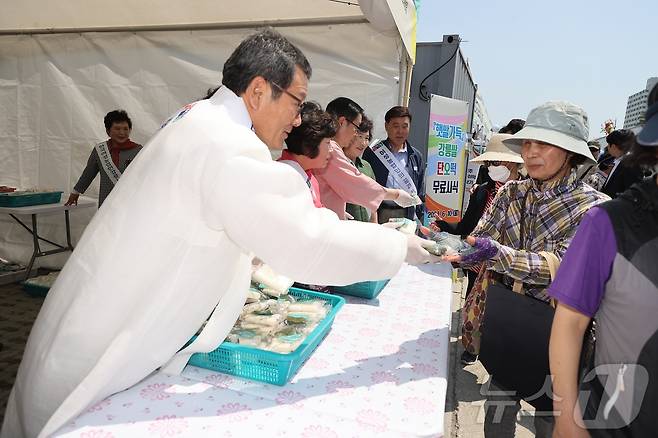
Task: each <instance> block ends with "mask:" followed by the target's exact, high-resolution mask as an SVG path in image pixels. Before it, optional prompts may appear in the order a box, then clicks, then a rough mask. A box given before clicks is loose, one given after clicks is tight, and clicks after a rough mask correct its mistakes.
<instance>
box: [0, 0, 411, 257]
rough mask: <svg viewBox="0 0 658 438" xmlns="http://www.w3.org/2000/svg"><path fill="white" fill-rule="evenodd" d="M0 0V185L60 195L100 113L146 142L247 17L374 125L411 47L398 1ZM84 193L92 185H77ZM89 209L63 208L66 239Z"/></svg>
mask: <svg viewBox="0 0 658 438" xmlns="http://www.w3.org/2000/svg"><path fill="white" fill-rule="evenodd" d="M2 3H11V5H7V4H5V5H3V6H2V10H3V13H2V14H0V105H2V108H3V111H2V112H1V113H0V185H10V186H16V187H20V188H39V189H56V190H63V191H64V193H65V195H64V196H66V195H67V194H68V193H69V191H70V190H71V188H72V186H73V185H74V184H75V181H76V180H77V178H78V177H79V176H80V174H81V172H82V169H83V168H84V166H85V164H86V160H87V158H88V156H89V153H90V152H91V149H92V147H93V145H94V144H95V143H97V142H98V141H100V140H103V139H104V138H106V134H105V130H104V127H103V122H102V119H103V116H104V115H105V113H107V112H108V111H110V110H113V109H117V108H123V109H125V110H126V111H128V113H129V114H130V116H131V118H132V120H133V133H132V136H131V137H132V139H133V140H134V141H136V142H138V143H142V144H145V143H146V142H147V141H148V139H149V138H150V137H151V135H153V133H154V132H155V131H156V130H157V129H158V127H159V126H160V124H161V123H162V122H163V121H164V120H166V119H167V118H168V117H169V116H170V115H171V114H172V113H173V112H174V111H176V110H177V109H178V108H180V107H181V106H183V105H185V104H186V103H188V102H190V101H194V100H197V99H198V98H200V97H202V96H203V95H204V94H205V91H206V90H207V89H208V88H211V87H214V86H216V85H217V84H218V83H219V82H220V80H221V68H222V65H223V63H224V60H225V59H226V58H227V57H228V55H229V54H230V53H231V51H232V50H233V49H234V48H235V47H236V46H237V44H238V43H239V42H240V40H242V39H243V38H244V37H245V36H247V35H248V34H250V33H253V32H254V31H255V30H256V29H257V28H258V27H261V26H263V25H271V26H274V27H276V28H277V30H279V31H280V32H281V33H282V34H284V35H285V36H287V37H288V38H289V39H290V40H292V41H293V42H294V43H295V44H296V45H298V46H299V47H300V48H301V49H302V50H303V51H304V53H305V54H306V56H307V57H308V58H309V60H310V62H311V65H312V67H313V77H312V79H311V82H310V87H309V98H310V99H312V100H316V101H318V102H319V103H321V104H323V105H324V104H326V103H327V102H329V101H330V100H331V99H332V98H334V97H336V96H340V95H344V96H349V97H351V98H353V99H354V100H355V101H357V102H359V103H360V104H361V105H362V106H363V107H364V108H365V109H366V112H367V113H368V114H369V115H370V116H372V117H373V119H374V121H375V130H376V132H377V133H378V134H379V135H381V134H382V132H383V115H384V113H385V111H386V110H387V109H388V108H390V107H391V106H393V105H396V104H398V103H401V102H403V101H404V98H405V93H406V90H407V88H408V77H409V72H410V69H411V62H410V60H411V59H413V50H409V48H410V47H411V46H412V45H411V42H413V46H414V47H415V37H413V35H411V36H410V35H409V29H410V28H412V29H414V28H415V10H414V9H413V2H410V1H407V0H388V1H387V2H384V1H375V0H361V7H359V6H358V5H356V2H355V1H354V0H353V1H352V2H335V1H330V0H304V1H299V0H277V1H269V0H258V1H255V0H254V1H245V2H239V3H235V2H228V1H220V2H218V1H209V0H197V1H195V2H193V6H194V7H191V4H190V3H189V2H187V3H186V2H183V3H181V2H173V1H162V0H157V1H156V0H144V1H140V2H129V1H126V0H117V1H114V2H112V3H107V2H100V1H98V0H66V1H64V0H59V1H54V2H43V1H40V0H23V1H21V2H8V1H7V0H5V1H3V2H2ZM348 3H350V4H348ZM394 16H395V19H394V18H393V17H394ZM405 20H406V21H408V23H407V22H406V21H405ZM400 29H402V30H401V31H400ZM181 147H185V145H184V144H182V145H181ZM97 190H98V183H97V182H95V183H94V184H92V186H91V187H90V188H89V190H88V191H87V193H86V195H89V196H92V197H96V196H97ZM92 214H93V212H92V211H91V210H87V211H86V210H80V211H77V212H74V213H72V215H71V220H72V230H73V236H74V240H77V238H79V236H80V234H81V233H82V231H83V230H84V227H85V226H86V224H87V223H88V221H89V220H90V218H91V215H92ZM39 227H40V234H42V235H44V237H46V238H51V239H59V240H61V237H62V236H63V235H64V233H63V220H62V219H61V218H57V217H46V218H43V219H40V223H39ZM30 253H31V236H29V235H28V234H27V233H26V232H25V230H23V229H22V228H20V227H19V226H18V225H17V224H15V223H13V222H12V220H11V219H10V218H9V216H7V215H3V216H0V257H4V258H9V259H12V260H16V261H25V260H27V259H28V258H29V255H30ZM65 260H66V258H65V256H63V255H62V256H52V257H48V258H43V259H41V263H42V264H47V266H61V265H62V264H63V263H64V261H65Z"/></svg>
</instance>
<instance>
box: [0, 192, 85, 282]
mask: <svg viewBox="0 0 658 438" xmlns="http://www.w3.org/2000/svg"><path fill="white" fill-rule="evenodd" d="M94 205H96V203H95V202H94V201H91V200H88V199H80V200H79V201H78V205H64V203H63V202H60V203H57V204H43V205H29V206H26V207H0V214H1V213H7V214H8V215H9V216H11V217H12V218H13V219H14V220H15V221H16V222H18V224H19V225H20V226H22V227H23V228H25V229H26V230H27V231H28V232H29V233H30V234H31V235H32V243H33V250H32V257H31V258H30V263H29V264H28V265H27V269H26V270H25V279H27V278H28V277H29V276H30V272H31V270H32V265H34V261H35V260H36V258H37V257H44V256H48V255H51V254H58V253H60V252H66V251H73V244H72V243H71V223H70V219H69V211H70V210H75V209H78V208H89V207H92V206H94ZM61 212H64V220H65V221H66V245H61V244H59V243H55V242H52V241H50V240H48V239H44V238H43V237H41V236H39V231H38V227H37V216H38V215H52V214H58V213H61ZM21 215H30V216H32V228H30V227H29V226H27V225H26V224H24V223H23V221H21V220H20V219H19V218H18V217H17V216H21ZM40 240H42V241H44V242H47V243H49V244H51V245H53V246H54V247H55V249H51V250H48V251H42V250H41V245H40V243H39V241H40Z"/></svg>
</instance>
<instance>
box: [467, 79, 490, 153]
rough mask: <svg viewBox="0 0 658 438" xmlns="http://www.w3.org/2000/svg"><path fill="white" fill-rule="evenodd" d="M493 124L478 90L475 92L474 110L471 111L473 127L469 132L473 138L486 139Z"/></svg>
mask: <svg viewBox="0 0 658 438" xmlns="http://www.w3.org/2000/svg"><path fill="white" fill-rule="evenodd" d="M492 128H493V125H492V124H491V119H490V118H489V112H488V111H487V107H486V106H485V105H484V100H483V99H482V95H481V94H480V92H479V91H476V93H475V110H474V112H473V128H472V129H471V133H472V134H473V139H475V140H484V141H486V140H488V139H489V137H491V130H492Z"/></svg>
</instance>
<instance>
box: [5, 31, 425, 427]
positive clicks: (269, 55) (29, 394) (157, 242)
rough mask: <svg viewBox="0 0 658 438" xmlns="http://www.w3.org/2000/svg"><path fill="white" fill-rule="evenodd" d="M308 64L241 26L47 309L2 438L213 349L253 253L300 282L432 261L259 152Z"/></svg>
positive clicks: (99, 221) (294, 100)
mask: <svg viewBox="0 0 658 438" xmlns="http://www.w3.org/2000/svg"><path fill="white" fill-rule="evenodd" d="M310 74H311V68H310V66H309V64H308V61H307V60H306V58H305V57H304V55H303V54H302V53H301V52H300V51H299V50H298V49H297V48H296V47H294V46H293V45H292V44H291V43H290V42H288V41H287V40H286V39H285V38H283V37H282V36H280V35H279V34H277V33H276V32H273V31H264V32H261V33H259V34H256V35H252V36H251V37H248V38H247V39H245V40H244V41H243V42H242V43H241V44H240V45H239V46H238V48H237V49H236V50H235V52H234V53H233V54H232V55H231V57H230V58H229V59H228V60H227V62H226V64H225V65H224V70H223V79H222V83H223V86H222V87H221V88H219V89H218V90H217V91H216V92H215V93H214V94H213V95H212V96H211V97H209V98H208V99H205V100H202V101H199V102H196V103H193V104H190V105H187V106H186V107H185V108H183V109H182V110H181V111H180V112H179V113H177V114H176V115H174V117H172V118H171V119H170V120H169V121H168V122H167V123H166V124H165V125H164V126H163V127H162V129H161V130H160V131H159V132H158V133H157V134H156V135H155V136H154V137H153V138H152V139H151V141H150V142H149V143H148V144H147V145H146V146H145V148H144V150H143V151H142V152H141V154H140V155H139V156H138V157H137V159H136V160H135V161H134V162H133V163H132V164H131V166H130V167H129V168H128V169H127V171H126V172H125V174H124V175H123V176H122V178H121V180H119V183H118V184H117V186H116V187H115V189H114V190H113V191H112V192H111V193H110V195H109V196H108V198H107V200H106V201H105V207H104V208H103V209H101V210H99V212H98V214H97V215H96V216H95V217H94V218H93V220H92V221H91V223H90V224H89V226H88V227H87V229H86V231H85V233H84V235H83V236H82V238H81V240H80V243H79V244H78V247H77V248H76V250H75V251H74V253H73V254H72V256H71V258H70V259H69V261H68V262H67V264H66V266H65V267H64V269H63V270H62V272H61V274H60V276H59V278H58V280H57V282H56V283H55V285H54V286H53V288H52V289H51V290H50V293H49V294H48V297H47V299H46V301H45V302H44V304H43V308H42V309H41V313H40V314H39V317H38V318H37V320H36V322H35V324H34V327H33V329H32V333H31V334H30V338H29V340H28V343H27V346H26V350H25V354H24V356H23V361H22V363H21V366H20V368H19V371H18V375H17V378H16V383H15V385H14V388H13V390H12V392H11V395H10V398H9V401H8V407H7V411H6V415H5V420H4V423H3V426H2V432H1V436H2V438H21V437H35V436H39V437H44V436H48V435H50V434H52V433H54V432H55V431H57V430H58V429H59V428H60V427H62V426H63V425H64V424H65V423H66V422H68V421H70V420H71V419H72V418H74V417H75V416H76V415H78V414H79V413H80V412H81V411H83V410H84V409H85V408H87V407H88V406H89V405H91V404H93V403H96V402H98V401H100V400H102V399H103V398H105V397H107V396H109V395H111V394H113V393H116V392H118V391H122V390H124V389H126V388H128V387H130V386H132V385H134V384H136V383H137V382H139V381H140V380H142V379H143V378H144V377H146V376H147V375H149V374H150V373H152V372H153V371H154V370H156V369H158V368H161V369H162V371H164V372H170V373H178V372H180V371H181V370H182V368H183V367H184V366H185V364H186V363H187V360H188V358H189V356H190V355H191V354H192V353H193V352H197V351H210V350H212V349H214V348H216V347H217V346H218V345H219V343H220V342H221V341H222V340H223V339H224V338H225V336H226V335H227V334H228V332H229V330H230V328H231V327H232V325H233V323H234V322H235V320H236V319H237V317H238V315H239V312H240V309H241V308H242V306H243V305H244V302H245V298H246V293H247V290H248V287H249V281H250V274H251V265H252V260H253V259H254V257H258V258H259V259H261V260H263V261H264V262H266V263H267V264H269V265H270V266H272V268H274V269H275V270H276V271H277V272H279V273H280V274H283V275H286V276H288V277H290V278H293V279H295V280H297V281H300V282H304V283H310V284H348V283H353V282H356V281H363V280H375V279H383V278H390V277H392V276H393V275H395V273H396V272H397V271H398V269H399V268H400V266H401V264H402V263H403V262H404V261H405V259H406V261H407V262H410V263H427V262H430V261H436V259H434V258H432V256H430V254H429V253H428V252H427V251H426V250H425V249H423V247H422V245H426V244H427V243H426V242H425V241H421V239H419V238H417V237H415V236H406V235H403V234H401V233H399V232H397V231H394V230H390V229H386V228H384V227H381V226H378V225H375V224H367V223H362V222H348V221H340V220H339V219H338V217H337V216H336V215H335V214H334V213H333V212H331V211H329V210H326V209H318V208H315V207H314V206H313V202H312V200H311V195H310V193H309V190H308V188H307V186H306V184H305V183H304V180H303V178H301V177H300V175H299V174H298V173H297V172H296V171H295V170H294V169H292V168H291V167H290V166H286V165H285V164H281V163H276V162H273V161H272V159H271V157H270V153H269V151H268V146H269V147H270V148H273V149H280V148H281V147H282V144H283V141H284V140H285V138H286V136H287V133H289V132H290V130H291V129H292V127H293V126H296V125H297V124H299V122H300V120H299V105H300V104H301V102H302V101H303V100H304V99H305V97H306V93H307V84H308V79H309V77H310ZM213 309H214V312H213ZM211 312H212V315H211V316H210V319H209V322H208V323H207V324H206V326H205V328H204V330H203V331H202V332H201V334H200V335H199V336H198V338H197V339H196V341H195V342H194V343H192V344H191V345H189V346H188V347H186V348H185V349H183V350H181V348H182V347H183V346H184V345H185V343H186V342H187V341H188V340H189V339H190V338H191V337H192V336H193V335H194V334H195V333H196V332H197V330H198V329H199V327H201V325H202V324H203V322H204V321H205V320H206V319H207V318H208V316H209V315H210V314H211ZM179 350H181V351H179Z"/></svg>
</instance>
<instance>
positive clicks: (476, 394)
mask: <svg viewBox="0 0 658 438" xmlns="http://www.w3.org/2000/svg"><path fill="white" fill-rule="evenodd" d="M465 296H466V278H465V277H461V278H460V279H459V280H458V281H457V282H455V283H454V285H453V296H452V324H451V329H450V358H449V359H448V360H449V364H448V392H447V394H446V408H445V417H444V424H445V431H444V437H446V438H480V437H484V430H483V426H484V400H485V398H486V397H485V396H484V395H482V394H481V388H482V385H483V384H484V383H486V382H487V381H488V379H489V375H488V374H487V371H486V370H485V369H484V367H483V366H482V364H481V363H480V362H476V363H475V364H473V365H469V366H464V365H462V363H461V361H460V360H459V358H460V356H461V354H462V352H463V351H464V348H463V346H462V344H461V339H460V336H461V308H462V306H463V304H464V300H465ZM533 414H534V409H533V408H532V407H531V406H530V405H528V404H526V403H525V402H522V407H521V412H520V414H519V417H518V418H517V423H516V437H519V438H528V437H534V436H535V433H534V427H533V425H532V419H533V417H532V415H533Z"/></svg>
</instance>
